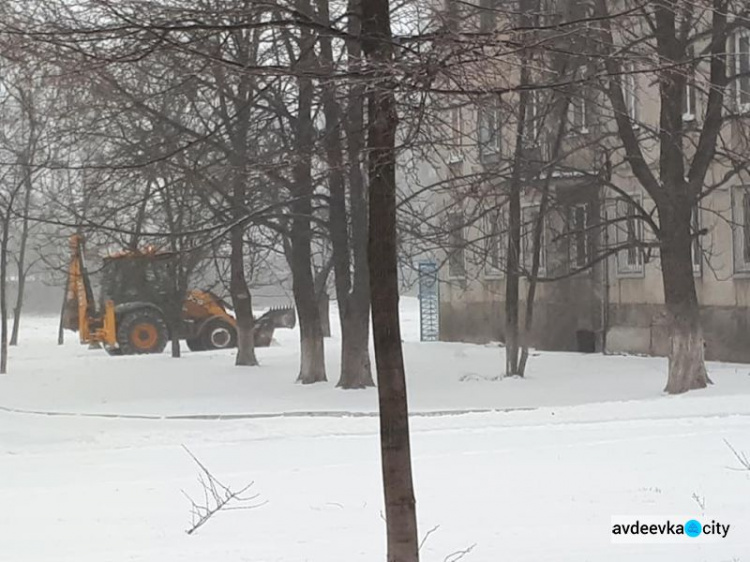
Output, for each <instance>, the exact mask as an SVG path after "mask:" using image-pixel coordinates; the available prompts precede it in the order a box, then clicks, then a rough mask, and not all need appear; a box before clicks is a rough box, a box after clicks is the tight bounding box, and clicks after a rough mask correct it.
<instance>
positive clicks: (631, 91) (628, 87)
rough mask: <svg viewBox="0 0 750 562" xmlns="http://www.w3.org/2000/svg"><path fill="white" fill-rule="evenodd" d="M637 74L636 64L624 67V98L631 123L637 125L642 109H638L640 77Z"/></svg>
mask: <svg viewBox="0 0 750 562" xmlns="http://www.w3.org/2000/svg"><path fill="white" fill-rule="evenodd" d="M635 72H636V68H635V65H634V64H626V65H625V66H623V76H622V96H623V98H624V100H625V109H626V111H627V112H628V117H629V118H630V121H631V122H632V123H634V124H637V123H638V121H639V119H640V108H639V107H638V106H639V104H638V75H637V74H636V73H635Z"/></svg>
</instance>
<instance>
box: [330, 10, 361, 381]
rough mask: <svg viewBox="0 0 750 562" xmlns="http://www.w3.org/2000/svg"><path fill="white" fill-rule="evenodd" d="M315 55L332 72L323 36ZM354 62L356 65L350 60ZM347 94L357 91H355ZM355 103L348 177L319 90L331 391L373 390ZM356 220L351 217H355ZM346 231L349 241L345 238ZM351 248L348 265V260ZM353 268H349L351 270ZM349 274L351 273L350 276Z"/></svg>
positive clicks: (334, 114)
mask: <svg viewBox="0 0 750 562" xmlns="http://www.w3.org/2000/svg"><path fill="white" fill-rule="evenodd" d="M318 12H319V14H320V16H321V18H323V20H324V21H329V6H328V0H318ZM349 13H350V14H351V15H350V18H349V19H350V21H349V32H350V33H351V34H353V35H352V36H356V35H358V34H359V30H360V18H359V16H358V14H359V13H360V7H359V5H358V3H357V2H356V1H354V0H351V1H350V3H349ZM347 48H348V49H349V52H348V55H349V57H350V59H349V62H350V65H357V66H358V65H360V64H361V61H360V60H359V58H360V56H361V46H360V45H359V44H358V42H356V41H350V42H349V43H348V44H347ZM320 55H321V62H322V65H323V67H324V68H325V69H326V70H327V71H328V72H329V73H332V72H333V51H332V48H331V40H330V38H329V37H326V36H323V37H321V39H320ZM353 57H356V60H355V59H354V58H353ZM351 89H352V90H355V89H359V88H358V87H356V86H352V87H351ZM358 93H359V97H358V98H356V99H352V98H351V97H350V98H349V105H350V107H349V115H347V121H348V127H346V132H347V137H348V140H349V143H350V146H349V152H348V156H349V162H348V169H349V174H348V176H347V175H346V174H345V173H344V169H345V164H344V145H343V142H342V129H344V128H345V127H343V122H344V119H343V118H342V111H341V107H340V105H339V102H338V101H337V99H336V89H335V85H334V84H333V83H329V84H328V85H327V86H326V87H325V88H324V90H323V110H324V113H325V125H326V137H325V147H326V158H327V161H328V167H329V187H330V214H329V226H330V233H331V245H332V247H333V269H334V277H335V287H336V299H337V301H338V305H339V322H340V324H341V334H342V338H341V373H340V377H339V381H338V383H337V386H338V387H340V388H344V389H358V388H366V387H370V386H374V382H373V380H372V370H371V368H370V352H369V338H370V330H369V321H370V317H369V295H368V292H369V286H368V284H367V276H368V273H367V265H366V262H367V206H366V203H364V194H363V189H362V177H361V171H360V157H361V149H362V146H361V143H362V138H363V136H364V131H363V129H362V127H363V124H362V121H363V115H362V92H361V89H360V91H359V92H358ZM347 179H348V180H349V184H350V193H351V198H352V201H351V215H352V217H351V221H350V217H349V213H348V211H347V204H346V184H347ZM355 217H356V218H355ZM350 228H351V232H352V234H351V239H350ZM352 246H354V247H355V248H354V260H352ZM352 266H354V267H352ZM352 269H353V270H354V271H352Z"/></svg>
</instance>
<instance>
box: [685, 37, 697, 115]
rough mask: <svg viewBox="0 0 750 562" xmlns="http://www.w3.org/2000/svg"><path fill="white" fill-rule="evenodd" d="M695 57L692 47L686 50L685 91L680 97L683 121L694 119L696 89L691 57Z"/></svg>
mask: <svg viewBox="0 0 750 562" xmlns="http://www.w3.org/2000/svg"><path fill="white" fill-rule="evenodd" d="M694 57H695V55H694V51H693V48H692V47H691V48H690V49H689V50H688V59H689V61H690V62H689V63H688V65H687V67H686V73H685V74H686V76H685V79H686V81H685V93H684V97H683V99H682V120H683V121H684V122H686V123H687V122H690V121H695V116H696V110H695V104H696V97H697V96H696V90H695V66H694V64H695V63H694V62H693V58H694Z"/></svg>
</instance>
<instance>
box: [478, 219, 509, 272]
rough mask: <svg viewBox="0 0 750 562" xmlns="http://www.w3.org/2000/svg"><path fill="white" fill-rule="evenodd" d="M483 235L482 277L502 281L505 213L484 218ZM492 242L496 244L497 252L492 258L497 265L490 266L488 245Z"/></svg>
mask: <svg viewBox="0 0 750 562" xmlns="http://www.w3.org/2000/svg"><path fill="white" fill-rule="evenodd" d="M483 222H484V233H485V237H486V238H485V243H484V249H485V263H484V277H485V278H487V279H502V278H503V277H505V264H506V247H505V244H504V242H506V240H507V239H506V235H505V234H506V229H505V228H504V227H505V213H504V212H503V210H502V209H501V210H499V211H497V212H493V213H489V214H488V215H487V216H486V217H484V221H483ZM493 241H494V243H495V244H497V250H496V254H495V256H494V257H496V258H497V262H498V265H497V266H493V265H491V258H492V257H493V255H492V253H491V250H490V244H491V243H492V242H493Z"/></svg>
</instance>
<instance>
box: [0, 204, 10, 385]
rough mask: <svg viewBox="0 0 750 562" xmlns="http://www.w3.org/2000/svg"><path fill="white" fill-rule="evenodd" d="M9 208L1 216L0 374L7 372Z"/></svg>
mask: <svg viewBox="0 0 750 562" xmlns="http://www.w3.org/2000/svg"><path fill="white" fill-rule="evenodd" d="M9 217H10V209H7V210H6V213H5V217H3V235H2V240H0V375H5V374H7V372H8V300H7V298H6V292H7V277H8V238H9V236H10V228H9V224H8V223H9V222H10V221H9Z"/></svg>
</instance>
